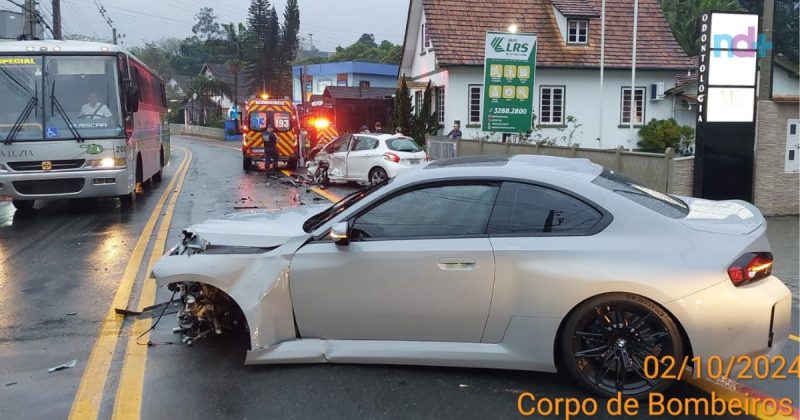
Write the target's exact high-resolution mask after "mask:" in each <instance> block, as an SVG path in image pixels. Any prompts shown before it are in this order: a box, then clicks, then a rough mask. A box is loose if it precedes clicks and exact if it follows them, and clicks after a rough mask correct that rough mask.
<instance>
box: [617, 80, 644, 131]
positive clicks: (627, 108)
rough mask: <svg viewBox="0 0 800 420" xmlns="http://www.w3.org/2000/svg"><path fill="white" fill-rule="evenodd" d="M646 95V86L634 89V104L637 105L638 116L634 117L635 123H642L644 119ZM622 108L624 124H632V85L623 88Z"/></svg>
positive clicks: (621, 118) (621, 117)
mask: <svg viewBox="0 0 800 420" xmlns="http://www.w3.org/2000/svg"><path fill="white" fill-rule="evenodd" d="M644 97H645V88H643V87H637V88H635V89H634V94H633V106H635V107H636V116H635V117H634V120H633V123H634V124H642V123H643V121H644ZM620 109H621V110H622V115H621V116H620V121H622V124H630V123H631V88H630V87H623V88H622V104H621V106H620Z"/></svg>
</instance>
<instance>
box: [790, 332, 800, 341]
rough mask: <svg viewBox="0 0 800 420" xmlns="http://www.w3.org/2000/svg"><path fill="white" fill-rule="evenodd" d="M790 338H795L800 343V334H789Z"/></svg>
mask: <svg viewBox="0 0 800 420" xmlns="http://www.w3.org/2000/svg"><path fill="white" fill-rule="evenodd" d="M789 340H794V341H797V342H798V343H800V337H798V336H796V335H794V334H789Z"/></svg>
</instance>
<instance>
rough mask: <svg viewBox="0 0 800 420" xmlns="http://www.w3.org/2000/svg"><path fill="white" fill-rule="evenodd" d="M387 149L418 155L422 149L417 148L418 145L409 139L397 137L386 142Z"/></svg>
mask: <svg viewBox="0 0 800 420" xmlns="http://www.w3.org/2000/svg"><path fill="white" fill-rule="evenodd" d="M386 147H388V148H389V150H394V151H395V152H411V153H416V152H419V151H421V150H422V149H420V148H419V146H417V143H416V142H415V141H414V140H413V139H410V138H408V137H397V138H392V139H388V140H386Z"/></svg>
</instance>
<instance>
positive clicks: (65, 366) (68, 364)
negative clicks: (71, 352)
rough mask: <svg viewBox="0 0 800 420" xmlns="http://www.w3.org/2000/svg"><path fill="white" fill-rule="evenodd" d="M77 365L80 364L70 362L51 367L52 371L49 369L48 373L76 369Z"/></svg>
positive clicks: (75, 361)
mask: <svg viewBox="0 0 800 420" xmlns="http://www.w3.org/2000/svg"><path fill="white" fill-rule="evenodd" d="M77 364H78V361H77V360H70V361H69V362H67V363H64V364H63V365H59V366H55V367H51V368H50V369H47V371H48V372H50V373H53V372H56V371H59V370H63V369H69V368H74V367H75V366H76V365H77Z"/></svg>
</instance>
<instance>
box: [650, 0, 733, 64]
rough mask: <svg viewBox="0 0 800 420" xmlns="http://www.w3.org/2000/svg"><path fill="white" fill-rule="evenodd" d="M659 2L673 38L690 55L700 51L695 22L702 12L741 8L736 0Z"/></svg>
mask: <svg viewBox="0 0 800 420" xmlns="http://www.w3.org/2000/svg"><path fill="white" fill-rule="evenodd" d="M660 3H661V9H662V11H663V12H664V17H665V18H666V19H667V22H668V23H669V26H670V28H671V29H672V33H673V35H675V40H676V41H678V44H680V46H681V47H683V50H684V51H686V54H687V55H689V56H690V57H694V56H696V55H697V54H699V53H700V43H699V32H698V30H697V23H698V20H699V19H700V16H702V15H703V13H705V12H708V11H711V10H714V11H736V10H741V5H740V4H739V1H738V0H683V1H675V0H660Z"/></svg>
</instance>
